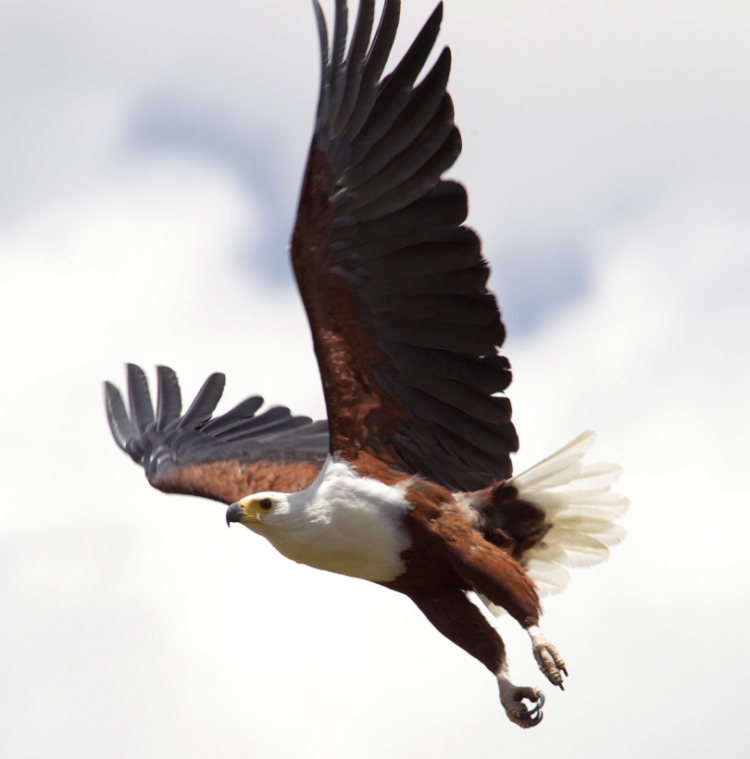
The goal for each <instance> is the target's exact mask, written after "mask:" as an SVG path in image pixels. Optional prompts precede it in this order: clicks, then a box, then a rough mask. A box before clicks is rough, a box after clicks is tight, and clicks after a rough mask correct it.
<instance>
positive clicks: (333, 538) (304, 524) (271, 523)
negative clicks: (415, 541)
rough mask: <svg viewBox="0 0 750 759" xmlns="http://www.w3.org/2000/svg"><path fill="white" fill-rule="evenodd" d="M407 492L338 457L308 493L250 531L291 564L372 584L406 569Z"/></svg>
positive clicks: (293, 496) (295, 497)
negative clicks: (358, 470)
mask: <svg viewBox="0 0 750 759" xmlns="http://www.w3.org/2000/svg"><path fill="white" fill-rule="evenodd" d="M404 495H405V494H404V490H403V489H402V488H399V487H390V486H388V485H385V484H383V483H382V482H379V481H378V480H373V479H369V478H365V477H360V476H358V475H357V473H356V472H355V471H354V469H353V468H352V467H351V466H350V465H349V464H348V463H347V462H345V461H342V460H340V459H329V460H328V462H327V463H326V466H325V468H324V471H323V472H321V476H319V478H318V480H317V481H316V483H315V484H314V485H312V486H311V487H310V488H308V490H307V491H302V492H301V493H294V494H290V495H289V496H287V508H283V507H281V506H280V507H279V508H278V509H277V510H276V511H277V512H278V513H276V512H275V513H273V514H270V515H269V516H268V517H267V518H266V519H265V520H264V523H263V524H262V525H259V526H258V527H257V528H254V527H251V529H253V530H254V531H255V532H257V533H258V534H260V535H263V537H265V538H267V539H268V540H269V541H270V542H271V543H272V544H273V545H274V547H275V548H276V549H277V550H278V551H279V552H280V553H282V554H283V555H284V556H286V557H287V558H289V559H292V560H293V561H297V562H299V563H300V564H307V565H308V566H311V567H315V568H316V569H324V570H326V571H328V572H336V573H337V574H342V575H348V576H350V577H359V578H361V579H363V580H372V581H374V582H388V581H389V580H394V579H396V577H398V576H399V575H401V574H403V572H404V571H405V567H404V563H403V560H402V559H401V554H402V553H403V551H405V550H406V549H407V548H408V547H409V545H410V539H409V535H408V532H407V531H406V529H405V528H404V526H403V524H402V520H403V516H404V513H405V512H406V511H407V510H408V509H409V508H410V506H409V503H408V502H407V500H406V498H405V497H404Z"/></svg>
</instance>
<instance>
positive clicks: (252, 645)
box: [0, 0, 750, 759]
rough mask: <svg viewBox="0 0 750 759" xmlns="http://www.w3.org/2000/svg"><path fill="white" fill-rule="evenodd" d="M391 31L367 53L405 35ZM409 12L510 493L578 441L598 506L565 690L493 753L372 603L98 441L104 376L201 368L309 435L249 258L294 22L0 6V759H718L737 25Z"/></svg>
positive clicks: (705, 10)
mask: <svg viewBox="0 0 750 759" xmlns="http://www.w3.org/2000/svg"><path fill="white" fill-rule="evenodd" d="M332 4H333V3H332V2H329V3H327V4H326V5H325V7H326V10H327V11H328V12H329V17H330V8H331V6H332ZM355 5H356V3H355ZM403 5H404V7H403V11H402V24H401V30H400V36H399V39H398V42H397V45H396V52H403V50H404V49H405V48H406V46H407V45H408V44H409V42H410V41H411V39H412V38H413V36H414V34H415V33H416V32H417V31H418V29H419V27H420V25H421V23H422V22H423V21H424V20H425V19H426V17H427V15H428V14H429V13H430V11H431V10H432V8H433V5H434V3H433V0H403ZM446 6H447V7H446V13H445V22H444V25H443V32H442V34H441V37H440V42H441V43H442V44H449V45H450V46H451V48H452V50H453V53H454V69H453V76H452V80H451V87H450V90H451V94H452V95H453V98H454V101H455V103H456V111H457V116H456V119H457V123H458V125H459V127H460V128H461V130H462V134H463V138H464V152H463V156H462V158H461V159H460V160H459V162H458V163H457V164H456V166H455V167H454V168H453V169H452V170H451V172H450V175H451V176H452V177H455V178H457V179H460V180H461V181H463V182H464V183H465V184H466V185H467V187H468V189H469V193H470V202H471V217H470V223H471V224H473V225H474V226H475V227H476V228H477V229H478V230H479V231H480V233H481V234H482V237H483V239H484V250H485V254H486V255H487V257H488V258H489V259H490V261H491V263H492V266H493V277H492V280H491V285H492V287H493V288H494V289H495V291H496V292H497V293H498V294H499V297H500V302H501V306H502V308H503V314H504V318H505V321H506V323H507V325H508V329H509V339H508V341H507V343H506V346H505V352H506V353H507V355H508V356H509V358H510V359H511V362H512V364H513V367H514V371H515V379H514V382H513V385H512V386H511V388H510V390H509V394H510V397H511V399H512V401H513V406H514V415H515V420H516V425H517V428H518V430H519V434H520V437H521V443H522V448H521V451H520V453H519V454H518V456H517V457H516V471H521V470H522V469H524V468H525V467H527V466H529V465H531V464H533V463H535V462H536V461H537V460H538V459H540V458H542V457H543V456H545V455H547V454H549V453H551V452H552V451H553V450H555V449H557V448H558V447H560V446H561V445H563V444H564V443H566V442H568V440H570V439H572V438H573V437H575V436H576V435H578V434H579V433H580V432H581V431H583V430H585V429H595V430H597V431H598V432H599V442H598V444H597V446H596V447H595V448H594V450H593V452H592V454H591V459H592V460H596V459H597V458H598V459H604V460H615V461H618V462H619V463H621V464H622V465H623V466H624V467H625V475H624V476H623V478H622V480H621V483H620V484H619V486H618V489H619V490H620V491H622V492H625V493H626V494H627V495H628V496H629V497H630V498H631V500H632V508H631V511H630V513H629V514H628V516H627V517H626V519H625V524H626V526H627V529H628V531H629V537H628V538H627V540H626V541H625V542H624V543H623V544H622V545H621V546H619V547H617V548H616V549H614V550H613V553H612V556H611V558H610V560H609V561H608V562H607V563H606V564H604V565H601V566H599V567H596V568H594V569H588V570H578V571H575V572H574V573H573V580H572V582H571V585H570V587H569V588H568V589H567V590H566V591H565V593H564V594H562V595H560V596H558V597H554V598H551V599H549V600H547V601H546V603H545V609H546V615H545V617H544V620H543V628H544V629H545V631H546V634H547V636H548V637H549V638H550V639H551V640H552V641H553V642H554V644H555V645H556V646H557V647H558V648H559V650H560V651H561V653H562V654H563V656H564V657H565V659H566V662H567V663H568V665H569V670H570V679H569V681H568V684H567V685H566V691H565V693H560V692H553V689H552V687H551V686H550V685H548V684H547V685H546V688H545V690H546V692H547V696H548V702H547V707H546V709H545V720H544V723H543V724H542V725H541V726H540V727H539V728H537V729H535V730H533V731H525V732H524V731H521V730H519V729H518V728H516V727H515V726H513V725H511V724H510V723H509V722H508V721H507V719H506V718H505V715H504V713H503V710H502V708H501V706H500V704H499V700H498V698H497V692H496V684H495V682H494V679H493V678H492V677H491V676H490V675H489V674H488V673H487V672H486V671H485V670H484V669H483V668H482V666H481V665H479V664H478V663H477V662H475V661H474V660H472V659H471V658H470V657H468V656H467V655H466V654H464V653H463V652H462V651H460V650H459V649H457V648H455V647H453V646H452V645H451V644H449V643H448V642H447V641H446V640H444V639H443V638H442V637H441V636H440V635H439V634H438V633H437V632H436V631H435V630H434V629H433V628H432V627H431V626H430V625H429V623H427V622H426V620H424V619H423V618H422V616H421V615H420V613H419V611H418V610H417V609H416V607H413V605H412V604H411V602H410V601H409V600H408V599H406V598H405V597H401V596H398V595H397V594H395V593H391V592H389V591H386V590H384V589H382V588H380V587H378V586H375V585H370V584H367V583H364V582H360V581H356V580H352V579H348V578H343V577H337V576H334V575H327V574H325V573H321V572H316V571H315V570H312V569H309V568H306V567H300V566H298V565H295V564H293V563H291V562H289V561H287V560H285V559H283V558H282V557H281V556H279V555H277V554H275V553H274V551H273V549H272V548H271V547H270V545H267V544H266V543H265V542H264V541H262V540H261V539H260V538H258V537H257V536H255V535H253V534H251V533H250V532H249V531H247V530H242V529H233V530H231V531H228V530H227V529H226V525H225V523H224V515H223V508H222V507H221V506H220V505H218V504H213V503H211V502H208V501H201V500H199V499H189V498H183V497H177V496H166V495H163V494H161V493H158V492H156V491H154V490H152V489H151V488H149V487H148V485H147V483H146V482H145V480H144V478H143V473H142V471H141V470H140V469H139V468H138V467H136V466H135V465H134V464H133V463H132V462H131V461H130V460H129V459H128V458H127V457H125V456H123V455H122V454H121V453H120V452H119V451H118V450H117V448H116V447H115V445H114V443H113V442H112V440H111V438H110V434H109V431H108V428H107V425H106V421H105V417H104V412H103V403H102V390H101V382H102V380H104V379H109V380H112V381H114V382H115V383H116V384H118V385H120V386H122V384H123V380H124V372H123V369H122V364H123V362H125V361H133V362H136V363H139V364H141V365H142V366H144V368H146V369H147V371H148V372H149V373H150V375H151V376H153V366H154V364H156V363H165V364H168V365H170V366H172V367H173V368H174V369H175V370H176V371H177V372H178V374H179V376H180V379H181V384H182V388H183V395H184V397H185V400H188V396H189V397H192V395H193V394H194V393H195V391H196V390H197V389H198V387H199V386H200V384H201V383H202V381H203V379H204V378H205V377H206V376H207V375H208V374H209V373H211V372H213V371H224V372H226V373H227V377H228V385H227V390H226V398H225V399H224V401H223V402H222V406H221V407H220V408H223V409H227V408H229V406H230V405H231V404H232V403H235V402H237V401H239V400H241V399H242V398H244V397H245V396H247V395H251V394H256V393H260V394H263V395H264V396H265V397H266V399H267V401H268V402H269V403H283V404H285V405H289V406H290V407H291V408H292V409H293V410H294V411H295V412H296V413H305V414H309V415H311V416H314V417H321V416H323V415H324V406H323V400H322V393H321V390H320V385H319V380H318V375H317V368H316V365H315V360H314V356H313V354H312V350H311V346H310V340H309V335H308V328H307V325H306V322H305V317H304V313H303V311H302V307H301V305H300V303H299V300H298V297H297V294H296V291H295V289H294V283H293V280H292V277H291V274H290V270H289V266H288V263H287V259H286V251H285V248H286V244H287V241H288V237H289V231H290V229H291V225H292V222H293V215H294V208H295V203H296V197H297V192H298V189H299V185H300V179H301V172H302V168H303V163H304V159H305V154H306V151H307V147H308V142H309V138H310V131H311V126H312V122H313V114H314V108H315V100H316V97H317V77H318V58H317V52H316V47H315V46H316V40H317V36H316V31H315V26H314V19H313V13H312V9H311V6H310V3H309V2H308V0H273V1H270V0H269V1H268V2H260V0H212V2H210V3H209V2H206V1H204V0H200V1H199V0H191V1H189V2H173V1H171V0H148V2H146V1H145V0H128V2H123V1H122V0H107V2H104V3H102V2H98V3H95V2H92V0H65V2H64V3H48V2H46V1H45V2H41V0H5V1H4V2H3V4H2V6H0V93H2V97H0V324H1V325H2V329H1V330H0V355H2V366H3V373H2V378H1V379H0V390H1V392H0V418H2V421H3V428H2V433H3V434H2V435H1V436H0V461H2V480H1V482H2V484H1V485H0V609H2V611H1V612H0V714H2V717H1V718H0V720H1V721H2V728H1V729H0V755H2V756H4V757H13V758H14V759H15V758H16V757H19V758H20V757H22V758H23V759H26V758H27V757H29V758H31V757H34V758H36V757H39V758H40V759H41V758H42V757H44V758H45V759H46V758H47V757H51V756H52V757H56V758H57V757H65V758H67V757H76V759H77V758H78V757H86V756H107V757H115V759H119V758H120V757H123V758H124V757H132V756H139V757H144V758H150V757H154V758H156V757H158V758H159V759H164V757H173V756H180V757H182V758H184V759H199V758H200V759H202V758H203V757H228V758H232V757H237V758H238V759H239V757H248V756H251V757H253V758H254V759H281V758H285V757H290V758H295V759H296V758H297V757H305V758H306V759H308V758H309V759H318V758H319V759H324V758H325V759H338V758H339V757H341V758H342V759H343V758H344V757H347V758H350V757H357V759H359V758H360V757H362V759H370V758H372V759H374V758H375V757H384V756H389V757H394V758H395V759H411V757H420V759H421V758H422V757H424V758H425V759H427V757H429V758H430V759H449V758H450V759H453V757H456V756H458V755H464V754H467V753H469V752H471V754H472V755H473V756H498V755H500V753H501V752H502V753H504V754H505V755H510V754H511V752H520V751H528V752H530V755H532V756H542V755H550V756H552V755H554V756H556V757H558V759H565V758H566V757H576V758H577V759H580V757H589V756H590V757H602V756H606V757H608V759H609V758H610V757H612V758H613V759H620V758H624V757H632V756H633V755H638V756H640V757H649V758H650V757H664V756H680V757H696V758H698V757H701V758H702V757H705V756H707V755H722V756H725V757H744V756H745V754H746V751H747V748H746V746H747V741H746V737H745V735H744V732H745V731H744V722H743V719H744V718H743V714H744V711H745V710H746V709H747V707H748V705H749V704H750V698H748V696H747V685H746V680H747V677H748V674H750V648H749V647H748V645H747V643H746V633H747V628H748V625H750V589H749V588H748V585H749V582H750V569H748V560H747V555H748V549H747V535H748V534H749V533H750V504H748V497H747V485H746V482H745V480H746V479H747V476H748V475H747V472H748V463H747V462H748V460H749V459H750V436H749V435H748V429H749V428H750V403H749V402H748V388H750V356H749V355H748V337H749V335H750V148H748V135H749V134H750V94H749V93H750V45H748V42H747V41H748V39H749V38H750V5H749V4H748V3H746V2H741V1H740V0H659V2H653V0H650V1H649V0H627V1H625V0H607V2H597V1H596V0H570V2H565V3H560V2H555V1H554V0H524V2H510V1H509V0H492V1H490V0H481V1H480V0H461V2H459V1H458V0H447V3H446ZM498 626H499V627H500V629H501V633H502V634H503V636H504V638H505V639H506V642H507V644H508V646H509V654H510V661H511V674H512V677H513V679H514V681H515V682H517V683H519V684H523V685H535V686H542V687H544V686H545V683H544V681H543V677H542V675H541V673H539V672H538V670H537V668H536V665H535V663H534V661H533V657H532V655H531V651H530V646H529V644H528V641H527V639H526V636H525V635H524V634H523V633H522V632H521V631H520V630H519V628H518V627H517V625H515V623H513V622H512V620H509V619H507V618H504V619H501V620H500V621H499V622H498Z"/></svg>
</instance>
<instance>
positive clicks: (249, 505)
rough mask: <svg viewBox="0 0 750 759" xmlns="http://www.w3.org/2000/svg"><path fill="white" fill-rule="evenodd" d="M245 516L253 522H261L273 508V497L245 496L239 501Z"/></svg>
mask: <svg viewBox="0 0 750 759" xmlns="http://www.w3.org/2000/svg"><path fill="white" fill-rule="evenodd" d="M238 503H239V505H240V507H241V508H242V511H243V512H244V513H245V517H246V518H247V519H248V520H249V521H251V522H260V521H261V520H262V519H263V518H264V517H266V516H268V514H269V513H270V512H271V511H272V510H273V507H274V503H273V499H271V498H268V497H264V498H243V499H242V500H241V501H238Z"/></svg>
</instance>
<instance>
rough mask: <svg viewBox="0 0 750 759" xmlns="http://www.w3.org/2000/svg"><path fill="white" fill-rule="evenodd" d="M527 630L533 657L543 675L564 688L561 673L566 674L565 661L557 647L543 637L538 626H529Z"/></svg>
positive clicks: (561, 688)
mask: <svg viewBox="0 0 750 759" xmlns="http://www.w3.org/2000/svg"><path fill="white" fill-rule="evenodd" d="M527 632H528V633H529V635H530V636H531V645H532V647H533V649H534V658H535V659H536V663H537V664H538V665H539V669H541V670H542V673H543V674H544V676H545V677H546V678H547V679H548V680H549V681H550V682H551V683H552V684H553V685H557V686H558V687H559V688H560V690H565V686H564V685H563V675H565V677H567V676H568V670H567V669H566V668H565V662H564V661H563V658H562V656H560V654H558V653H557V649H556V648H555V647H554V646H553V645H552V644H551V643H550V642H549V641H548V640H547V638H545V637H544V635H543V634H542V631H541V630H540V629H539V628H538V627H530V628H529V629H528V630H527Z"/></svg>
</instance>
